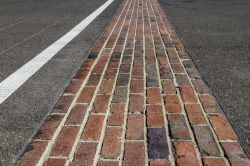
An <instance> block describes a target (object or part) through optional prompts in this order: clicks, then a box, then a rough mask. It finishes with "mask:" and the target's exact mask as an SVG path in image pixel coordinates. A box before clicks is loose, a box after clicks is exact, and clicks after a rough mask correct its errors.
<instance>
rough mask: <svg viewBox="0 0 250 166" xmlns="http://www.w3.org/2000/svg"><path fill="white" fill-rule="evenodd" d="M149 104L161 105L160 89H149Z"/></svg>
mask: <svg viewBox="0 0 250 166" xmlns="http://www.w3.org/2000/svg"><path fill="white" fill-rule="evenodd" d="M147 103H148V104H161V90H160V88H148V89H147Z"/></svg>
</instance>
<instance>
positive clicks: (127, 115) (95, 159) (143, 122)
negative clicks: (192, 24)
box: [17, 0, 250, 166]
mask: <svg viewBox="0 0 250 166" xmlns="http://www.w3.org/2000/svg"><path fill="white" fill-rule="evenodd" d="M17 164H18V165H25V166H26V165H36V164H38V165H46V166H48V165H53V166H54V165H86V166H89V165H101V166H102V165H108V166H112V165H125V166H140V165H141V166H144V165H152V166H155V165H164V166H168V165H180V166H184V165H185V166H187V165H188V166H189V165H190V166H196V165H197V166H198V165H206V166H214V165H221V166H224V165H225V166H226V165H236V166H239V165H244V166H248V165H250V160H249V158H248V157H247V155H246V153H245V152H244V150H243V148H242V147H241V145H240V143H239V141H238V138H237V135H236V134H235V132H234V130H233V129H232V127H231V125H230V124H229V122H228V121H227V119H226V117H225V116H224V114H223V112H222V110H221V108H220V106H219V105H218V103H217V101H216V99H215V98H214V96H213V95H212V93H211V92H210V89H209V88H208V87H207V86H206V84H205V83H204V81H203V80H202V78H201V75H200V74H199V72H198V71H197V69H196V67H195V66H194V64H193V62H192V60H191V58H190V57H189V55H188V54H187V53H186V51H185V48H184V46H183V45H182V43H181V42H180V40H179V39H178V37H177V35H176V33H175V31H174V29H173V27H172V26H171V24H170V22H169V20H168V19H167V17H166V15H165V13H164V11H163V10H162V9H161V6H160V4H159V3H158V1H156V0H125V1H123V3H122V5H121V6H120V7H119V9H118V10H117V12H116V13H115V15H114V17H113V19H112V21H111V22H110V24H109V25H108V26H107V28H106V30H105V32H104V33H103V35H102V37H101V38H100V39H99V40H98V42H97V43H96V46H95V47H94V48H93V49H92V51H91V53H90V55H89V56H88V59H87V60H86V62H85V63H84V64H83V66H82V67H81V69H80V70H79V71H78V73H77V75H76V76H75V77H74V78H73V80H72V82H71V83H70V85H69V86H68V87H67V89H66V90H65V92H64V93H63V95H62V96H61V98H60V99H59V101H58V102H57V104H56V105H55V107H54V108H53V111H52V113H51V115H50V116H49V117H48V118H47V119H46V121H45V123H44V124H43V125H42V126H41V128H40V129H39V131H38V132H37V133H36V135H35V136H34V139H33V141H32V143H31V144H30V145H29V146H28V147H27V149H26V151H25V152H24V153H23V154H22V155H21V156H20V159H19V160H18V162H17Z"/></svg>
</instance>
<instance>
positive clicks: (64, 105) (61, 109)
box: [53, 96, 74, 113]
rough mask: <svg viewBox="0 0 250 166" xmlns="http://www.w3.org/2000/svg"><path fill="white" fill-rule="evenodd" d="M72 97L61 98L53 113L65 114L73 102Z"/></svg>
mask: <svg viewBox="0 0 250 166" xmlns="http://www.w3.org/2000/svg"><path fill="white" fill-rule="evenodd" d="M73 99H74V96H62V97H60V99H59V100H58V102H57V104H56V105H55V107H54V109H53V112H56V113H66V112H67V111H68V109H69V107H70V104H71V102H72V101H73Z"/></svg>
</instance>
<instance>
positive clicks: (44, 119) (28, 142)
mask: <svg viewBox="0 0 250 166" xmlns="http://www.w3.org/2000/svg"><path fill="white" fill-rule="evenodd" d="M121 4H122V3H121ZM116 12H117V11H116ZM116 12H115V14H116ZM114 18H115V15H113V16H112V17H111V18H110V21H109V22H108V23H107V24H106V25H105V26H104V31H103V32H101V34H100V36H99V37H98V38H97V40H96V41H95V43H94V44H93V47H91V48H90V49H89V50H88V51H87V52H86V55H87V56H86V57H84V59H83V62H82V64H81V65H80V66H79V67H78V68H77V69H76V72H75V74H73V75H72V77H71V78H70V79H69V80H70V81H68V82H66V84H65V87H64V88H63V90H62V91H61V93H60V94H59V95H58V99H57V100H56V101H55V102H54V104H53V105H52V106H51V108H50V109H49V111H48V112H47V113H46V115H45V117H44V118H43V119H42V120H41V122H40V123H39V124H38V125H37V126H35V129H34V131H33V133H32V135H31V136H30V137H29V138H28V140H26V141H25V142H24V143H23V145H22V149H21V151H20V152H19V153H17V154H16V155H15V158H14V159H13V161H11V162H10V164H11V165H16V164H17V162H18V161H19V160H20V159H21V158H22V156H23V155H24V154H25V152H26V150H27V148H28V147H29V145H31V144H32V142H33V141H34V140H35V139H34V138H35V136H36V135H37V134H38V132H39V130H40V129H41V127H42V126H43V124H44V123H45V122H46V120H48V119H49V117H50V116H51V115H52V114H53V111H54V107H55V106H56V104H57V103H58V102H59V100H60V99H61V98H62V97H63V96H65V94H66V95H67V94H69V95H70V96H75V95H76V94H70V93H67V92H65V91H66V90H67V88H68V87H69V86H70V85H71V83H72V82H73V80H74V78H75V77H76V76H77V74H78V72H79V71H80V70H81V69H82V67H83V66H84V64H85V62H86V61H87V60H88V59H96V58H98V57H99V54H100V52H101V50H102V48H103V46H104V45H105V42H104V43H103V44H102V46H101V49H98V51H96V48H97V47H98V45H97V44H98V42H100V41H101V40H100V39H102V37H103V35H104V34H105V32H106V29H107V27H108V26H109V25H110V22H111V20H113V19H114ZM105 41H107V40H105ZM99 47H100V46H99ZM94 50H95V51H94ZM93 53H94V54H97V56H96V57H95V56H93V55H92V54H93ZM91 56H92V57H91ZM90 57H91V58H90ZM93 67H94V66H93ZM84 80H85V79H83V80H82V81H83V82H84ZM83 82H81V85H80V87H79V88H78V89H80V88H81V86H82V84H83ZM73 101H74V99H73ZM73 101H72V102H73ZM72 102H71V103H72ZM72 108H73V107H72ZM55 114H57V113H55ZM59 114H60V113H59ZM62 116H64V115H62ZM65 122H66V121H65ZM59 125H60V124H59ZM58 127H59V126H58Z"/></svg>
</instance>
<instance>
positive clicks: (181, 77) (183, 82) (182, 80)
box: [175, 74, 191, 86]
mask: <svg viewBox="0 0 250 166" xmlns="http://www.w3.org/2000/svg"><path fill="white" fill-rule="evenodd" d="M175 78H176V82H177V84H178V85H179V86H190V85H191V84H190V81H189V80H188V76H187V74H175Z"/></svg>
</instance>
